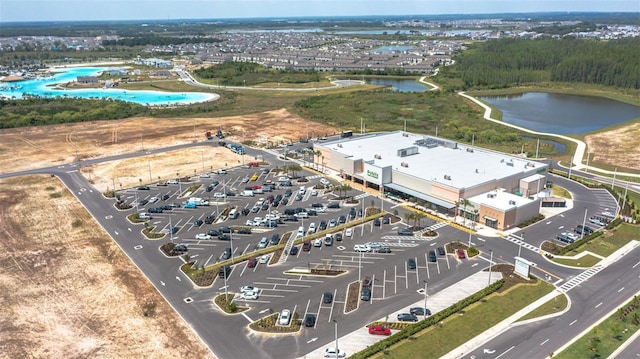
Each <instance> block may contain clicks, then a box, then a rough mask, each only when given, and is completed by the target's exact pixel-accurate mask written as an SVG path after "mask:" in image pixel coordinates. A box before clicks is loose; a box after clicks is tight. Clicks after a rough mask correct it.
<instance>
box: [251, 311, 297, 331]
mask: <svg viewBox="0 0 640 359" xmlns="http://www.w3.org/2000/svg"><path fill="white" fill-rule="evenodd" d="M279 316H280V314H279V313H273V314H271V315H268V316H266V317H264V318H262V319H258V320H256V321H255V322H253V323H251V324H249V328H251V329H252V330H255V331H256V332H260V333H274V334H277V333H282V334H288V333H295V332H297V331H299V330H300V328H301V327H302V321H301V320H300V319H298V313H296V312H294V313H293V317H292V318H291V322H290V323H289V325H280V324H278V318H279Z"/></svg>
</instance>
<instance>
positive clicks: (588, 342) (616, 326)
mask: <svg viewBox="0 0 640 359" xmlns="http://www.w3.org/2000/svg"><path fill="white" fill-rule="evenodd" d="M623 308H625V309H626V308H629V309H628V311H627V312H626V315H624V316H621V315H620V314H621V313H622V312H623V311H624V309H623V310H619V311H616V313H614V314H613V315H611V316H610V317H609V318H607V319H605V320H604V321H603V322H602V323H600V324H598V325H597V326H596V327H595V328H593V329H592V330H591V331H590V332H589V333H587V334H586V335H584V336H583V337H581V338H580V339H578V340H577V341H575V342H574V343H573V344H571V345H570V346H569V347H568V348H566V349H565V350H563V351H562V352H560V353H558V354H557V355H555V356H554V358H558V359H573V358H607V357H608V356H609V355H611V353H613V351H614V350H616V349H617V348H618V347H619V346H620V345H621V344H622V343H623V342H624V341H625V340H627V339H628V338H629V337H631V335H632V334H633V333H635V332H636V331H637V330H640V321H636V322H634V316H640V299H639V298H638V297H634V300H633V301H632V303H629V304H627V305H625V306H624V307H623Z"/></svg>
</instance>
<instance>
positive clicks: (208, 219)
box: [204, 216, 216, 224]
mask: <svg viewBox="0 0 640 359" xmlns="http://www.w3.org/2000/svg"><path fill="white" fill-rule="evenodd" d="M215 219H216V217H214V216H207V218H205V219H204V223H206V224H211V223H213V221H214V220H215Z"/></svg>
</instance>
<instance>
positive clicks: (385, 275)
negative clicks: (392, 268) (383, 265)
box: [382, 269, 387, 299]
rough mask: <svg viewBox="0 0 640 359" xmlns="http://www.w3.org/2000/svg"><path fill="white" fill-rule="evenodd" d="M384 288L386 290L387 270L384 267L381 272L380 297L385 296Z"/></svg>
mask: <svg viewBox="0 0 640 359" xmlns="http://www.w3.org/2000/svg"><path fill="white" fill-rule="evenodd" d="M386 290H387V270H386V269H385V270H384V271H383V272H382V299H384V298H386V297H387V296H386Z"/></svg>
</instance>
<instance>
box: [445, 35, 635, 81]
mask: <svg viewBox="0 0 640 359" xmlns="http://www.w3.org/2000/svg"><path fill="white" fill-rule="evenodd" d="M639 53H640V38H626V39H620V40H610V41H597V40H584V39H577V38H562V39H555V38H541V39H536V40H526V39H499V40H492V41H487V42H485V43H482V44H479V45H477V46H476V47H475V48H473V49H472V50H471V51H467V52H464V53H462V54H461V55H460V56H459V58H458V59H457V65H456V67H457V69H456V70H457V71H459V73H461V74H462V80H463V83H464V87H465V88H471V87H485V88H487V87H488V88H503V87H509V86H513V85H518V84H523V83H535V82H541V81H558V82H581V83H590V84H600V85H607V86H615V87H619V88H630V89H639V88H640V61H638V58H637V54H639ZM450 73H452V74H453V72H450Z"/></svg>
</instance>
